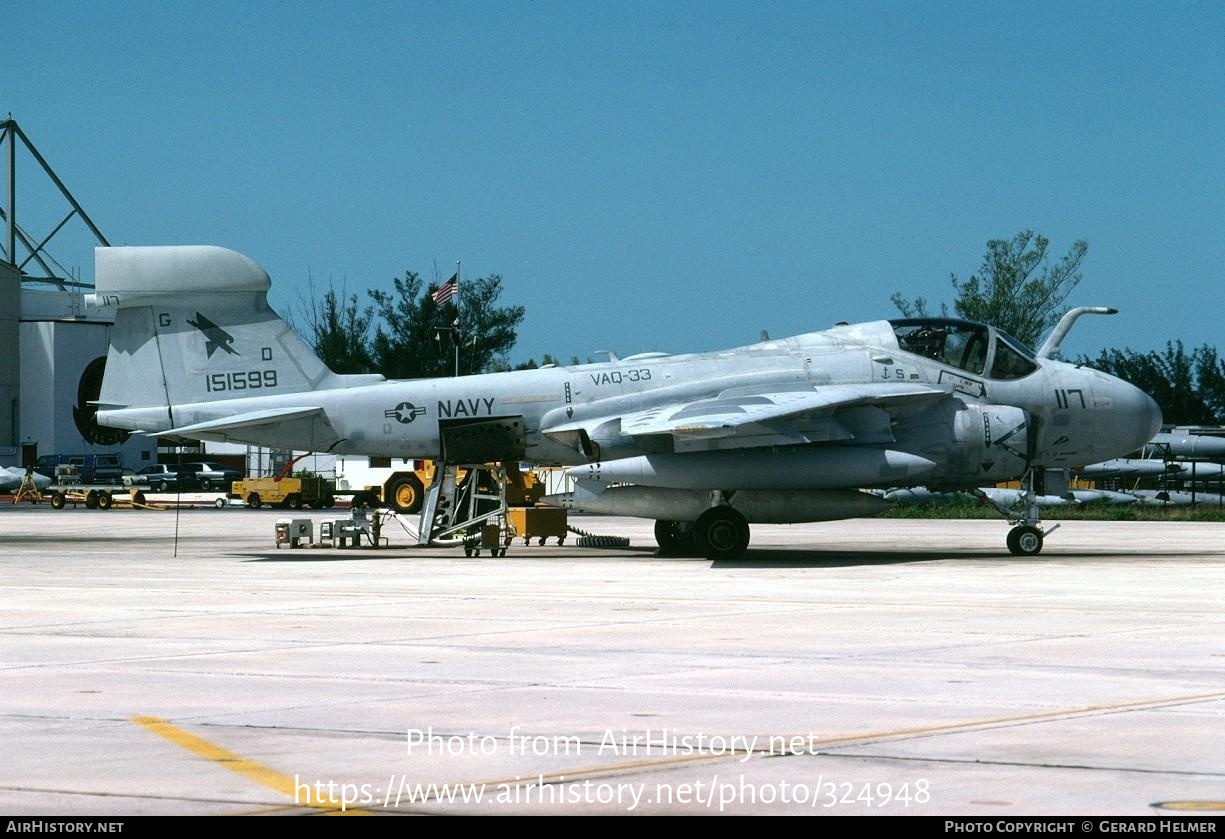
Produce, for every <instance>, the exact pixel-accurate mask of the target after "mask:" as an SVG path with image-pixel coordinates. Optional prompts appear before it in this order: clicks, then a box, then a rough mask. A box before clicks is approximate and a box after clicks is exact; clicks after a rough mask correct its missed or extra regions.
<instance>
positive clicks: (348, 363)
mask: <svg viewBox="0 0 1225 839" xmlns="http://www.w3.org/2000/svg"><path fill="white" fill-rule="evenodd" d="M314 292H315V286H314V283H313V282H312V283H311V284H310V291H309V297H308V298H307V299H305V300H304V301H303V302H302V306H301V308H302V311H303V315H304V317H305V319H306V330H307V331H306V334H305V336H304V337H305V338H306V340H307V342H308V343H310V345H311V347H312V348H313V349H314V350H315V355H317V356H319V359H320V360H321V361H322V362H323V363H324V364H326V365H327V366H328V368H329V369H330V370H331V371H332V372H334V373H371V372H374V359H373V358H372V357H371V356H370V326H371V324H372V322H373V320H374V307H373V306H366V307H365V308H362V307H360V306H359V305H358V302H357V295H356V294H351V295H349V296H348V298H344V303H343V304H342V303H341V302H340V301H341V299H342V298H343V297H344V291H343V289H342V290H341V292H340V294H337V293H336V289H335V288H332V287H329V288H328V290H327V291H325V292H324V293H323V297H322V299H320V298H316V297H315V293H314Z"/></svg>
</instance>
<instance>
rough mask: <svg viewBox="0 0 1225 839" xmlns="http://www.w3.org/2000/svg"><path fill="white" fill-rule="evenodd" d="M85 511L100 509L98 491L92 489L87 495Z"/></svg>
mask: <svg viewBox="0 0 1225 839" xmlns="http://www.w3.org/2000/svg"><path fill="white" fill-rule="evenodd" d="M85 509H86V510H96V509H98V491H97V490H96V489H91V490H90V491H89V492H87V493H85Z"/></svg>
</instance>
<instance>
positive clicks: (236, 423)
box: [149, 407, 323, 437]
mask: <svg viewBox="0 0 1225 839" xmlns="http://www.w3.org/2000/svg"><path fill="white" fill-rule="evenodd" d="M322 410H323V409H322V408H318V407H313V408H309V407H303V408H269V409H267V410H263V411H249V412H248V413H245V414H232V415H230V416H228V417H224V418H222V419H217V420H209V421H208V422H197V423H194V424H192V425H182V426H179V427H178V428H171V429H169V430H167V431H155V432H149V434H150V435H152V436H157V437H173V436H176V435H177V436H180V437H194V436H196V435H198V434H219V433H222V432H226V431H234V430H236V429H239V428H253V427H255V426H260V425H272V424H275V423H282V422H286V421H288V420H295V419H303V418H305V417H310V416H314V415H315V414H317V413H319V412H320V411H322Z"/></svg>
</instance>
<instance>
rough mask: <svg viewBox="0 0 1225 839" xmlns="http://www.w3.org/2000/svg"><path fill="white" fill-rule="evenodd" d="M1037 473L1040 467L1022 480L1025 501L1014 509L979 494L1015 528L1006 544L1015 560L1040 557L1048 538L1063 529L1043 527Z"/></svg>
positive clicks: (1014, 506) (1010, 531)
mask: <svg viewBox="0 0 1225 839" xmlns="http://www.w3.org/2000/svg"><path fill="white" fill-rule="evenodd" d="M1036 471H1037V469H1036V467H1032V466H1031V467H1030V468H1029V469H1028V470H1027V471H1026V472H1025V476H1024V477H1023V478H1022V479H1021V482H1022V484H1023V485H1024V489H1023V490H1022V491H1021V498H1020V500H1019V501H1018V502H1017V503H1016V504H1014V505H1012V506H1010V507H1005V506H1002V505H1000V504H997V503H995V502H994V501H992V500H991V498H990V497H988V496H987V495H986V494H985V493H983V492H978V493H977V495H978V498H979V499H980V500H982V501H984V502H986V503H987V504H990V505H991V506H992V507H993V508H994V509H995V511H996V512H998V513H999V514H1000V515H1001V516H1003V517H1004V518H1006V519H1008V523H1009V524H1011V525H1013V528H1012V530H1009V531H1008V538H1007V539H1006V540H1005V544H1007V545H1008V552H1009V553H1011V554H1012V555H1013V556H1037V555H1038V554H1039V553H1041V552H1042V543H1043V541H1044V540H1045V539H1046V537H1047V536H1050V535H1051V534H1052V533H1054V532H1055V531H1056V530H1058V529H1059V524H1057V523H1056V524H1055V525H1054V526H1053V527H1050V528H1047V529H1046V530H1043V529H1042V528H1041V527H1040V525H1041V524H1042V516H1041V514H1040V513H1039V512H1038V494H1037V493H1036V492H1035V491H1034V478H1035V475H1036Z"/></svg>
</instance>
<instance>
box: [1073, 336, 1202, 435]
mask: <svg viewBox="0 0 1225 839" xmlns="http://www.w3.org/2000/svg"><path fill="white" fill-rule="evenodd" d="M1081 363H1087V364H1089V365H1090V366H1091V367H1095V368H1097V369H1098V370H1101V371H1103V372H1106V373H1110V374H1111V375H1114V376H1118V377H1119V378H1120V379H1123V380H1124V381H1126V382H1131V383H1132V384H1133V385H1135V386H1136V387H1138V388H1140V389H1141V390H1143V391H1144V392H1145V393H1147V394H1148V395H1149V396H1151V397H1153V399H1154V400H1155V401H1156V402H1157V404H1158V405H1159V406H1161V415H1162V417H1163V418H1164V420H1165V421H1166V422H1167V423H1173V424H1176V425H1212V424H1217V423H1219V422H1221V421H1223V420H1225V410H1222V408H1225V404H1222V397H1225V391H1223V390H1222V384H1223V383H1225V368H1222V364H1221V361H1220V359H1218V358H1217V354H1216V350H1215V349H1213V348H1212V347H1209V346H1208V345H1206V344H1205V345H1204V346H1203V347H1200V348H1199V349H1197V350H1193V351H1192V352H1190V353H1188V352H1187V351H1186V349H1185V348H1184V347H1183V345H1182V342H1181V341H1171V342H1168V343H1166V345H1165V352H1161V353H1158V352H1156V351H1150V352H1147V353H1139V352H1136V351H1134V350H1132V349H1131V348H1125V349H1122V350H1118V349H1108V350H1102V352H1101V354H1100V355H1099V356H1098V357H1097V359H1096V360H1094V361H1089V360H1088V359H1083V358H1082V359H1081Z"/></svg>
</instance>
